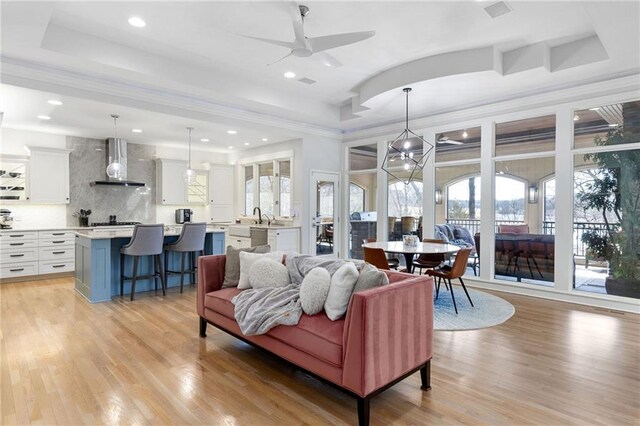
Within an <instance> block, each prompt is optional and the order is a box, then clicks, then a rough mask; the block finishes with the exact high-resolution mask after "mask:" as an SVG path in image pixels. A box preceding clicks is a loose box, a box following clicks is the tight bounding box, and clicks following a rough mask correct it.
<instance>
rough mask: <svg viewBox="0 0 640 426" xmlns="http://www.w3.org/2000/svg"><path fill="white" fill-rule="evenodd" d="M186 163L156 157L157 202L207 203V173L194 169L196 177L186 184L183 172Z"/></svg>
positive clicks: (186, 166) (180, 203)
mask: <svg viewBox="0 0 640 426" xmlns="http://www.w3.org/2000/svg"><path fill="white" fill-rule="evenodd" d="M187 168H188V163H187V162H186V161H182V160H165V159H158V160H157V163H156V182H157V184H158V193H157V199H158V204H165V205H179V206H184V205H186V204H200V205H202V204H207V202H208V197H207V196H208V193H209V189H208V183H209V182H208V181H209V179H208V174H207V172H206V171H202V170H196V177H195V179H193V181H191V182H190V183H189V184H187V183H186V182H185V180H184V174H185V172H186V171H187Z"/></svg>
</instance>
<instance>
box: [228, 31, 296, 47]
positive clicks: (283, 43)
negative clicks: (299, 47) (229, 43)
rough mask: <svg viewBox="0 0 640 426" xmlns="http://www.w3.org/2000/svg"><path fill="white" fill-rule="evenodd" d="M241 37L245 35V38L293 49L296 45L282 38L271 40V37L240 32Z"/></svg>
mask: <svg viewBox="0 0 640 426" xmlns="http://www.w3.org/2000/svg"><path fill="white" fill-rule="evenodd" d="M238 35H239V36H240V37H245V38H250V39H253V40H258V41H261V42H264V43H269V44H273V45H275V46H282V47H286V48H287V49H293V48H295V47H296V45H295V43H291V42H289V41H280V40H271V39H270V38H262V37H254V36H249V35H244V34H238Z"/></svg>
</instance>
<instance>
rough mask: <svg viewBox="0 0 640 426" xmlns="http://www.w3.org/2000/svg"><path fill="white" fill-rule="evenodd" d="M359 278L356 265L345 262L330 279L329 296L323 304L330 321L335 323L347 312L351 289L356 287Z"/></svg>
mask: <svg viewBox="0 0 640 426" xmlns="http://www.w3.org/2000/svg"><path fill="white" fill-rule="evenodd" d="M359 276H360V274H359V273H358V268H356V265H355V264H353V263H351V262H347V263H346V264H344V265H343V266H342V267H341V268H340V269H338V270H337V271H336V273H335V274H333V276H332V277H331V286H329V294H328V295H327V301H326V302H324V311H325V312H326V313H327V316H328V317H329V319H330V320H332V321H335V320H337V319H339V318H341V317H342V316H343V315H344V314H345V313H346V312H347V307H348V306H349V299H351V294H352V293H353V287H354V286H355V285H356V281H358V277H359Z"/></svg>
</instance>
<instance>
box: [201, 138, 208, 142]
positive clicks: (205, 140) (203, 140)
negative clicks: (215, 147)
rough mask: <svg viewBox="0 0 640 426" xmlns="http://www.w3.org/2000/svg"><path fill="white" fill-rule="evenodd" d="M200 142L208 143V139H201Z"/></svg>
mask: <svg viewBox="0 0 640 426" xmlns="http://www.w3.org/2000/svg"><path fill="white" fill-rule="evenodd" d="M200 142H209V139H207V138H202V139H200Z"/></svg>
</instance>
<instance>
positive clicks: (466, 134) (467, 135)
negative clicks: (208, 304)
mask: <svg viewBox="0 0 640 426" xmlns="http://www.w3.org/2000/svg"><path fill="white" fill-rule="evenodd" d="M462 137H463V138H465V139H466V138H468V137H469V133H467V131H466V130H465V131H464V132H462Z"/></svg>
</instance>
